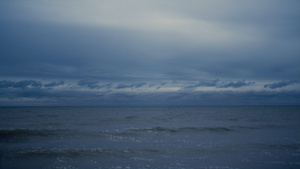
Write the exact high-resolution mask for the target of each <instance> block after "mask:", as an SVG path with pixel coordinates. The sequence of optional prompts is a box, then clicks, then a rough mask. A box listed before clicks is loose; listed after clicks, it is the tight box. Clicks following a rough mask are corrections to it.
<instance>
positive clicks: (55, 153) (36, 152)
mask: <svg viewBox="0 0 300 169" xmlns="http://www.w3.org/2000/svg"><path fill="white" fill-rule="evenodd" d="M162 151H163V150H157V149H102V148H90V149H87V148H82V149H80V148H71V149H48V150H47V149H46V150H42V149H28V150H14V151H4V150H0V154H5V156H6V157H12V156H14V157H16V156H18V157H59V156H64V157H78V156H83V157H86V156H101V155H110V156H111V155H114V156H118V155H124V154H141V153H148V154H153V153H154V154H155V153H161V152H162Z"/></svg>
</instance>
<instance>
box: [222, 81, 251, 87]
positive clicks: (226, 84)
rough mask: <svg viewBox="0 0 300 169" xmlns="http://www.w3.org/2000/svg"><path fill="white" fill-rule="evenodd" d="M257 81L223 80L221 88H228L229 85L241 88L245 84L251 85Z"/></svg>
mask: <svg viewBox="0 0 300 169" xmlns="http://www.w3.org/2000/svg"><path fill="white" fill-rule="evenodd" d="M254 83H255V82H246V81H245V80H243V81H240V80H239V81H237V82H223V83H222V84H221V85H220V86H218V87H220V88H227V87H233V88H240V87H244V86H249V85H252V84H254Z"/></svg>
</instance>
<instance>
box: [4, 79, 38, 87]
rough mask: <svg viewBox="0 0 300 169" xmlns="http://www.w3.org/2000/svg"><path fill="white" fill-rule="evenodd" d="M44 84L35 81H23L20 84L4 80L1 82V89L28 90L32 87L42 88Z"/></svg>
mask: <svg viewBox="0 0 300 169" xmlns="http://www.w3.org/2000/svg"><path fill="white" fill-rule="evenodd" d="M42 86H43V84H42V82H39V81H35V80H22V81H18V82H14V81H7V80H2V81H0V88H9V87H12V88H22V89H24V88H26V87H32V88H40V87H42Z"/></svg>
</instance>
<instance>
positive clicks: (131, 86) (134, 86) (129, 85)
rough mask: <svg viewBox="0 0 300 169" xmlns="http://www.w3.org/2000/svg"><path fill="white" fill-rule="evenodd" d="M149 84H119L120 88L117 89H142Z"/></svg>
mask: <svg viewBox="0 0 300 169" xmlns="http://www.w3.org/2000/svg"><path fill="white" fill-rule="evenodd" d="M146 84H147V83H145V82H140V83H133V84H124V83H122V84H118V86H117V87H116V89H124V88H140V87H142V86H144V85H146Z"/></svg>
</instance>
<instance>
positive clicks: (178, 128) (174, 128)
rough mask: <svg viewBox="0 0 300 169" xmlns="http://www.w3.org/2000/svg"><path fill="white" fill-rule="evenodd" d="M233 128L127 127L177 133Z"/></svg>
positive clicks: (132, 130)
mask: <svg viewBox="0 0 300 169" xmlns="http://www.w3.org/2000/svg"><path fill="white" fill-rule="evenodd" d="M232 130H233V129H231V128H227V127H171V128H168V127H152V128H132V129H127V131H130V132H169V133H178V132H203V131H208V132H226V131H232Z"/></svg>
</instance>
